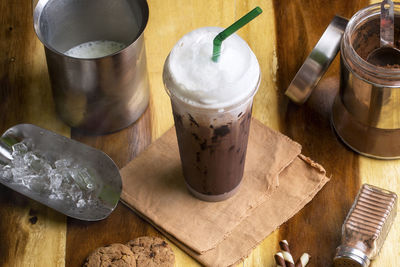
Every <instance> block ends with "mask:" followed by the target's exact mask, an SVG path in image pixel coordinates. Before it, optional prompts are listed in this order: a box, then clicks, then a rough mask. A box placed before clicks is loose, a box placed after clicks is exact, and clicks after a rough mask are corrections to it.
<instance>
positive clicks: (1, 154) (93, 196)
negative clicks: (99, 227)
mask: <svg viewBox="0 0 400 267" xmlns="http://www.w3.org/2000/svg"><path fill="white" fill-rule="evenodd" d="M0 183H1V184H3V185H5V186H7V187H9V188H11V189H13V190H14V191H17V192H18V193H20V194H23V195H25V196H27V197H29V198H31V199H34V200H36V201H38V202H40V203H42V204H44V205H46V206H48V207H50V208H53V209H55V210H57V211H59V212H61V213H63V214H65V215H67V216H69V217H72V218H76V219H80V220H85V221H97V220H101V219H104V218H106V217H107V216H108V215H110V213H111V212H112V211H113V210H114V209H115V207H116V206H117V204H118V201H119V198H120V194H121V191H122V181H121V176H120V173H119V170H118V167H117V166H116V165H115V163H114V162H113V161H112V160H111V158H110V157H108V156H107V155H106V154H105V153H103V152H102V151H99V150H97V149H94V148H92V147H89V146H87V145H85V144H82V143H79V142H77V141H74V140H71V139H69V138H67V137H65V136H62V135H59V134H56V133H54V132H52V131H48V130H45V129H42V128H40V127H37V126H35V125H32V124H19V125H16V126H13V127H11V128H9V129H8V130H7V131H6V132H5V133H4V134H3V135H2V136H0Z"/></svg>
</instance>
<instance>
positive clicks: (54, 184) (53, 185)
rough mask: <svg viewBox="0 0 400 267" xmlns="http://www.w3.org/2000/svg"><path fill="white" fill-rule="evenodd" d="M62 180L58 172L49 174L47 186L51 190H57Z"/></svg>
mask: <svg viewBox="0 0 400 267" xmlns="http://www.w3.org/2000/svg"><path fill="white" fill-rule="evenodd" d="M62 182H63V176H62V175H61V174H59V173H55V174H53V175H51V176H50V185H49V188H50V189H51V190H57V189H59V188H60V187H61V184H62Z"/></svg>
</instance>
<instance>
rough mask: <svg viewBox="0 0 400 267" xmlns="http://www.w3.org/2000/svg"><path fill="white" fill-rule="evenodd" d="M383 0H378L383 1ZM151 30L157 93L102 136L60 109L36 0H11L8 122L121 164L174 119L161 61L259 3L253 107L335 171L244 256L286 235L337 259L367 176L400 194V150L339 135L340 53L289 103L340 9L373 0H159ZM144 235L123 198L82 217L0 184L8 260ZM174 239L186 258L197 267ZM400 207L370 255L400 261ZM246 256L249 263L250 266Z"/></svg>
mask: <svg viewBox="0 0 400 267" xmlns="http://www.w3.org/2000/svg"><path fill="white" fill-rule="evenodd" d="M375 2H376V1H375ZM148 3H149V8H150V19H149V23H148V25H147V28H146V31H145V44H146V50H147V52H146V53H147V63H148V74H149V79H150V87H151V101H150V104H149V107H148V109H147V110H146V112H145V113H144V114H143V116H142V117H141V118H140V119H139V120H138V121H137V122H136V123H135V124H133V125H131V126H130V127H128V128H126V129H124V130H122V131H119V132H117V133H114V134H109V135H103V136H93V135H85V134H82V133H79V132H77V131H74V130H72V131H71V129H70V128H69V127H68V126H66V125H65V124H64V123H63V122H62V121H60V120H59V119H58V117H57V115H56V114H55V111H54V104H53V100H52V94H51V89H50V85H49V81H48V75H47V67H46V62H45V57H44V51H43V47H42V45H41V43H40V41H39V40H38V39H37V38H36V36H35V33H34V30H33V26H32V25H33V22H32V3H31V1H30V0H2V1H0V27H1V28H0V101H1V105H0V114H1V118H0V130H1V132H3V131H5V130H6V129H7V128H9V127H11V126H13V125H15V124H18V123H33V124H36V125H38V126H41V127H44V128H47V129H50V130H53V131H55V132H58V133H60V134H63V135H65V136H68V137H71V138H73V139H76V140H78V141H81V142H83V143H86V144H88V145H90V146H93V147H96V148H98V149H101V150H103V151H104V152H106V153H107V154H108V155H110V157H111V158H112V159H113V160H114V161H115V162H116V164H117V165H118V167H120V168H122V167H123V166H125V165H126V164H127V163H128V162H129V161H130V160H132V159H133V158H134V157H135V156H136V155H138V154H139V153H140V152H141V151H143V149H145V147H146V146H147V145H148V144H150V143H151V141H153V140H155V139H157V138H158V137H160V136H161V135H162V134H163V133H164V132H165V131H166V130H168V129H169V128H170V127H172V126H173V118H172V113H171V107H170V103H169V98H168V95H167V94H166V93H165V91H164V87H163V84H162V75H161V74H162V68H163V64H164V61H165V58H166V57H167V55H168V53H169V51H170V50H171V48H172V47H173V45H174V44H175V43H176V41H177V40H178V39H179V38H180V37H181V36H182V35H184V34H185V33H187V32H189V31H191V30H193V29H195V28H198V27H203V26H220V27H227V26H229V25H230V24H231V23H232V22H234V21H235V20H236V19H238V18H240V17H241V16H242V15H244V14H245V13H246V12H248V11H249V10H251V9H252V8H254V7H255V6H260V7H261V8H262V9H263V14H262V15H261V16H259V17H258V18H257V19H255V20H254V21H253V22H251V23H250V24H249V25H247V26H246V27H244V28H243V29H241V30H240V31H239V32H238V34H239V35H240V36H241V37H242V38H243V39H245V40H246V41H247V42H248V44H249V45H250V47H251V48H252V50H253V51H254V52H255V54H256V56H257V58H258V60H259V62H260V66H261V71H262V81H261V85H260V88H259V92H258V93H257V95H256V97H255V101H254V109H253V115H254V117H256V118H257V119H259V120H260V121H262V122H263V123H264V124H266V125H268V126H270V127H272V128H274V129H276V130H279V131H281V132H282V133H284V134H286V135H288V136H289V137H291V138H292V139H294V140H295V141H297V142H299V143H300V144H302V146H303V153H304V154H305V155H307V156H309V157H311V158H313V159H314V160H316V161H317V162H319V163H321V164H322V165H323V166H324V167H325V168H326V170H327V174H328V175H329V176H331V181H330V182H329V183H328V184H327V185H326V186H325V187H324V188H323V189H322V191H321V192H320V193H319V194H318V195H317V196H316V198H315V199H314V200H313V201H312V202H311V203H310V204H308V205H307V206H306V207H305V208H304V209H303V210H301V211H300V212H299V213H298V214H296V215H295V216H294V217H293V218H292V219H290V220H289V221H288V222H287V223H285V224H284V225H282V226H281V227H280V229H278V230H277V231H275V232H274V233H273V234H271V235H270V236H268V237H267V238H266V239H265V240H264V241H263V242H262V243H261V244H260V245H259V246H258V247H257V248H255V249H254V250H253V252H252V253H251V254H250V256H249V257H248V258H247V259H245V261H244V263H243V265H244V266H275V263H274V260H273V254H274V253H275V252H277V251H278V250H279V246H278V242H279V240H281V239H287V240H288V241H289V244H290V245H291V249H292V252H293V254H294V256H295V258H297V257H298V256H300V255H301V254H302V253H303V252H308V253H309V254H311V256H312V259H311V261H310V264H309V265H308V266H316V267H319V266H331V264H332V257H333V255H334V253H335V248H336V247H337V246H338V245H339V243H340V236H341V225H342V223H343V220H344V218H345V216H346V214H347V212H348V210H349V208H350V206H351V204H352V203H353V200H354V197H355V195H356V193H357V191H358V189H359V187H360V185H361V184H363V183H371V184H374V185H377V186H381V187H384V188H387V189H390V190H392V191H395V192H396V193H397V194H400V183H399V181H398V176H399V174H400V161H398V160H391V161H382V160H374V159H370V158H365V157H362V156H359V155H358V154H356V153H354V152H352V151H351V150H349V149H348V148H347V147H346V146H344V145H343V144H342V143H341V142H340V141H338V139H337V136H336V135H335V133H334V131H333V130H332V127H331V124H330V110H331V104H332V101H333V97H334V96H335V94H336V93H337V91H338V87H339V61H338V58H336V60H335V62H334V63H333V64H332V66H331V67H330V69H329V71H328V73H327V74H326V75H325V76H324V78H323V79H322V80H321V82H320V84H319V86H318V88H317V89H316V90H315V92H314V93H313V94H312V96H311V98H310V99H309V101H308V102H307V103H306V104H305V105H303V106H296V105H294V104H293V103H291V102H289V101H288V99H287V98H286V97H285V96H284V94H283V92H284V91H285V89H286V87H287V86H288V84H289V83H290V81H291V79H292V78H293V77H294V75H295V73H296V71H297V70H298V68H299V67H300V66H301V64H302V62H303V61H304V59H305V58H306V57H307V55H308V53H309V52H310V51H311V49H312V47H313V46H314V45H315V43H316V42H317V41H318V39H319V37H320V36H321V34H322V33H323V31H324V30H325V28H326V26H327V25H328V24H329V22H330V20H331V19H332V18H333V16H334V15H335V14H338V15H341V16H344V17H347V18H350V17H351V16H352V14H354V13H355V12H356V11H357V10H359V9H360V8H363V7H365V6H367V5H368V4H369V2H368V1H361V0H355V1H328V0H262V1H260V0H202V1H196V0H168V1H160V0H149V1H148ZM141 235H158V236H161V234H160V233H158V232H157V231H156V230H154V228H153V227H151V226H150V225H149V224H147V223H146V222H144V221H143V220H142V219H140V218H139V217H138V216H137V215H136V214H134V213H133V212H131V211H130V210H129V209H128V208H126V207H125V206H124V205H122V204H119V205H118V207H117V209H116V210H115V211H114V212H113V213H112V214H111V215H110V216H109V217H108V218H107V219H105V220H103V221H100V222H82V221H78V220H74V219H70V218H68V219H67V218H65V216H63V215H61V214H59V213H57V212H55V211H53V210H51V209H49V208H46V207H45V206H43V205H41V204H38V203H36V202H34V201H31V200H29V199H27V198H26V197H24V196H21V195H19V194H17V193H14V192H13V191H11V190H9V189H8V188H6V187H4V186H0V266H81V265H82V263H83V261H84V259H85V258H86V256H87V255H88V254H89V253H90V251H92V250H93V249H95V248H96V247H98V246H102V245H105V244H110V243H115V242H126V241H128V240H130V239H132V238H135V237H138V236H141ZM170 244H171V245H172V246H173V249H174V252H175V256H176V264H175V266H197V265H198V263H196V262H195V261H194V260H193V259H192V258H190V257H189V256H188V255H186V254H185V253H184V252H182V251H181V250H180V249H179V248H177V247H176V246H174V245H173V244H172V243H170ZM399 244H400V216H399V217H398V218H397V219H396V221H395V223H394V226H393V227H392V230H391V232H390V233H389V236H388V238H387V240H386V242H385V245H384V247H383V249H382V251H381V253H380V255H379V256H378V257H377V259H376V260H374V261H373V263H372V264H371V266H372V267H377V266H383V267H385V266H389V267H391V266H394V267H395V266H400V249H399ZM241 265H242V264H240V266H241Z"/></svg>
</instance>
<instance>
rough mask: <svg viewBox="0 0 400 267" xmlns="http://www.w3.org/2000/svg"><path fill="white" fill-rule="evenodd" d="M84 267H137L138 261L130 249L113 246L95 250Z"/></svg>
mask: <svg viewBox="0 0 400 267" xmlns="http://www.w3.org/2000/svg"><path fill="white" fill-rule="evenodd" d="M83 266H84V267H109V266H113V267H136V260H135V256H134V255H133V252H132V251H131V250H130V249H129V247H127V246H125V245H122V244H111V245H108V246H105V247H101V248H98V249H96V250H94V251H93V252H92V253H91V254H90V255H89V257H88V258H87V259H86V262H85V264H84V265H83Z"/></svg>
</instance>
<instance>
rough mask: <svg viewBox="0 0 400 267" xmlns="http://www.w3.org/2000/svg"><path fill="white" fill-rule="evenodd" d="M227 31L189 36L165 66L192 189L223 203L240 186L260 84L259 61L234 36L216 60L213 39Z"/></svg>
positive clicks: (209, 30)
mask: <svg viewBox="0 0 400 267" xmlns="http://www.w3.org/2000/svg"><path fill="white" fill-rule="evenodd" d="M222 30H223V29H221V28H214V27H207V28H200V29H197V30H195V31H193V32H190V33H188V34H187V35H185V36H184V37H183V38H182V39H181V40H179V41H178V43H177V44H176V45H175V47H174V48H173V49H172V51H171V53H170V54H169V56H168V58H167V60H166V62H165V65H164V73H163V78H164V83H165V87H166V90H167V92H168V94H169V96H170V97H171V104H172V109H173V114H174V120H175V129H176V134H177V137H178V144H179V152H180V157H181V162H182V169H183V175H184V177H185V182H186V185H187V187H188V189H189V191H190V192H191V193H192V194H193V195H195V196H196V197H198V198H200V199H202V200H206V201H220V200H224V199H227V198H229V197H230V196H232V195H233V194H234V193H235V192H236V191H237V190H238V188H239V185H240V182H241V180H242V176H243V170H244V165H245V159H246V149H247V140H248V135H249V126H250V119H251V108H252V103H253V96H254V94H255V93H256V91H257V89H258V85H259V80H260V68H259V65H258V61H257V59H256V57H255V55H254V54H253V52H252V51H251V49H250V48H249V47H248V45H247V44H246V42H245V41H244V40H242V39H241V38H240V37H239V36H238V35H236V34H234V35H232V36H230V37H229V38H228V39H226V40H225V41H224V43H223V44H222V53H221V56H220V58H219V61H218V62H213V61H212V60H211V56H212V42H213V38H214V37H215V36H216V35H217V34H218V33H219V32H221V31H222Z"/></svg>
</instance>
